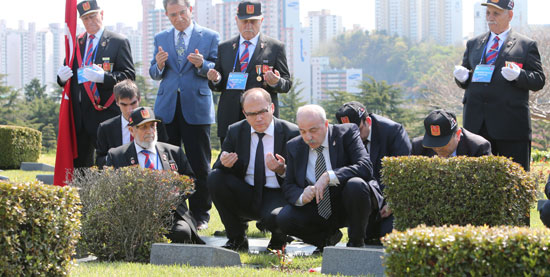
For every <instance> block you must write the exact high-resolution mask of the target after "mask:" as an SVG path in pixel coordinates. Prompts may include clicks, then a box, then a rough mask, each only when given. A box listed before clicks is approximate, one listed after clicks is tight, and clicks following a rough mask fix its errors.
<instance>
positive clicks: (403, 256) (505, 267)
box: [382, 225, 550, 276]
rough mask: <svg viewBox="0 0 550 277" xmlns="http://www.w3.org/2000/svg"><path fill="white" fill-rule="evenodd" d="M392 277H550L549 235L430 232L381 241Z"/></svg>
mask: <svg viewBox="0 0 550 277" xmlns="http://www.w3.org/2000/svg"><path fill="white" fill-rule="evenodd" d="M382 242H383V244H384V246H385V247H386V248H385V252H386V256H385V257H384V262H383V263H384V266H385V269H386V274H387V275H388V276H549V275H550V266H549V264H550V251H549V248H550V229H546V228H544V229H529V228H524V227H510V226H501V227H494V228H490V227H487V226H481V227H473V226H469V225H468V226H466V227H459V226H445V227H426V226H419V227H418V228H414V229H409V230H407V231H405V232H393V233H391V234H389V235H388V236H386V237H385V238H383V239H382Z"/></svg>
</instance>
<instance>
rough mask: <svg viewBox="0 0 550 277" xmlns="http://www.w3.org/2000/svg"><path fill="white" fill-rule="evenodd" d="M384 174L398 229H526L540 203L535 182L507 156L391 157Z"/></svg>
mask: <svg viewBox="0 0 550 277" xmlns="http://www.w3.org/2000/svg"><path fill="white" fill-rule="evenodd" d="M382 175H383V177H382V180H383V183H384V184H385V186H386V188H385V190H384V193H385V195H386V199H387V201H388V203H389V205H390V207H391V209H392V210H393V213H394V216H395V229H397V230H405V229H407V228H414V227H416V226H418V225H420V224H426V225H428V226H443V225H445V224H446V225H462V226H464V225H467V224H471V225H485V224H487V225H489V226H498V225H514V226H520V225H525V224H526V223H527V222H529V221H528V220H529V212H530V206H531V204H533V203H534V201H535V194H536V186H535V181H534V178H532V176H531V175H530V174H528V173H526V172H525V171H524V170H523V168H522V167H521V166H520V165H519V164H517V163H514V162H512V161H511V160H509V159H507V158H504V157H497V156H487V157H480V158H470V157H455V158H450V159H441V158H438V157H434V158H428V157H420V156H409V157H390V158H384V160H383V170H382Z"/></svg>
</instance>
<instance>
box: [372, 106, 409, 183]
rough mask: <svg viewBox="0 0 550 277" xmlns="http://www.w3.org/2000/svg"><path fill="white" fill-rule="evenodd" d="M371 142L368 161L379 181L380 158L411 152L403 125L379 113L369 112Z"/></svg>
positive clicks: (404, 154)
mask: <svg viewBox="0 0 550 277" xmlns="http://www.w3.org/2000/svg"><path fill="white" fill-rule="evenodd" d="M369 116H370V118H371V119H372V125H371V132H372V135H371V142H370V144H371V145H370V152H369V155H370V161H371V162H372V166H373V170H372V171H373V174H374V178H375V179H376V180H377V181H378V182H379V183H380V170H381V169H382V158H384V157H395V156H408V155H410V154H411V147H412V146H411V141H410V139H409V136H408V135H407V131H405V128H403V125H401V124H399V123H397V122H395V121H392V120H390V119H388V118H385V117H383V116H380V115H376V114H370V115H369Z"/></svg>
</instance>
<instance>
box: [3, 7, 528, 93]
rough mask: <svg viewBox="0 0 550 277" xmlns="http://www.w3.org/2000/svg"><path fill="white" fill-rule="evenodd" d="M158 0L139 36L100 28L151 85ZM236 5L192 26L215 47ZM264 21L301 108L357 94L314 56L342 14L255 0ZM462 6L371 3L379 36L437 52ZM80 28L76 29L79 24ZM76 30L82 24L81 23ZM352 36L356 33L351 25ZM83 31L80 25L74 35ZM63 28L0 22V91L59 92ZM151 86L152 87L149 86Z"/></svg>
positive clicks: (232, 32) (204, 11) (162, 25)
mask: <svg viewBox="0 0 550 277" xmlns="http://www.w3.org/2000/svg"><path fill="white" fill-rule="evenodd" d="M155 2H156V0H142V7H143V15H142V21H141V22H139V23H138V26H137V29H136V28H133V27H129V26H125V25H124V24H121V23H119V24H117V25H115V26H105V28H107V29H109V30H112V31H115V32H119V33H121V34H123V35H125V36H126V37H127V38H128V39H129V41H130V45H131V47H132V56H133V60H134V63H135V64H136V71H137V74H138V75H142V76H145V77H146V78H147V79H149V76H148V68H149V64H150V61H151V60H152V58H153V50H154V49H153V39H154V36H155V34H157V33H158V32H160V31H162V30H164V29H167V28H170V27H171V24H170V22H169V21H168V18H167V17H166V16H165V12H164V10H163V9H155ZM238 2H239V0H223V2H222V3H218V4H213V3H212V0H196V1H195V6H194V7H193V14H194V20H195V21H196V22H197V23H198V24H200V25H202V26H206V27H208V28H211V29H213V30H216V31H218V32H219V33H220V36H221V40H222V41H223V40H226V39H230V38H231V37H233V36H236V35H238V29H237V26H236V24H235V19H234V18H235V11H236V9H237V5H238ZM260 2H262V11H263V14H264V22H263V25H262V30H261V31H262V33H264V34H266V35H268V36H271V37H274V38H277V39H279V40H281V41H283V42H284V43H285V45H286V55H287V60H288V65H289V68H290V72H291V74H292V76H293V77H294V78H295V79H300V80H301V82H302V85H301V87H298V88H297V91H299V90H300V89H303V90H302V91H301V93H300V96H301V98H302V101H306V102H308V103H318V102H319V101H321V100H324V99H326V98H327V92H329V91H334V90H342V91H348V92H351V93H357V92H360V88H359V84H360V83H361V82H362V81H363V71H362V69H360V68H332V67H331V66H330V60H329V58H328V57H314V56H312V53H315V51H316V50H317V49H318V48H319V46H320V45H323V44H325V43H327V42H329V41H331V40H332V39H333V38H334V37H335V36H337V35H339V34H341V33H343V32H345V31H349V30H345V29H344V27H343V25H342V15H333V14H331V12H330V10H319V11H308V16H307V19H306V20H305V21H306V22H300V0H260ZM515 3H516V6H515V8H514V18H513V20H512V27H513V28H519V29H521V28H524V27H527V1H516V2H515ZM480 4H481V1H478V2H476V3H475V5H474V14H473V15H472V18H473V21H474V33H473V34H472V35H474V36H476V35H479V34H482V33H484V32H487V31H488V28H487V24H486V22H485V8H484V7H482V6H481V5H480ZM462 10H463V9H462V1H461V0H376V1H375V17H376V18H375V24H376V30H377V31H384V32H386V33H387V34H388V35H397V36H400V37H406V38H408V39H409V40H410V41H412V42H421V41H433V42H435V43H438V44H441V45H462V44H464V42H465V41H466V40H467V39H468V38H469V37H463V35H462ZM79 24H80V22H79ZM80 25H81V24H80ZM354 29H360V27H359V26H354ZM81 32H84V29H83V28H82V27H81V26H79V30H78V33H81ZM64 47H65V44H64V28H63V26H62V25H61V24H50V25H49V26H48V27H47V28H45V29H40V30H37V29H36V24H35V23H32V22H31V23H28V24H27V26H25V22H23V21H20V22H19V26H18V28H17V29H9V28H7V27H6V22H5V21H4V20H0V74H4V75H7V77H6V78H5V79H4V80H3V82H4V85H8V86H11V87H13V88H16V89H22V88H23V87H24V86H25V85H26V84H28V83H29V82H30V81H31V80H32V79H34V78H37V79H39V80H40V82H41V83H42V84H44V85H47V86H48V91H51V90H54V89H56V87H57V84H56V74H57V69H58V68H59V66H60V65H62V64H63V61H64V58H65V49H64ZM153 84H154V83H153Z"/></svg>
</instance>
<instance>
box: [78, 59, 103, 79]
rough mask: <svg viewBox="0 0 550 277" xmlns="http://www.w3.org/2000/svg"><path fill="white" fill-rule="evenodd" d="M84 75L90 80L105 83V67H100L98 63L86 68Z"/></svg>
mask: <svg viewBox="0 0 550 277" xmlns="http://www.w3.org/2000/svg"><path fill="white" fill-rule="evenodd" d="M82 76H83V77H84V78H86V79H88V81H90V82H94V83H103V79H104V78H105V71H103V68H101V67H99V66H98V65H97V64H94V65H93V66H92V68H85V69H84V72H83V73H82Z"/></svg>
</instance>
